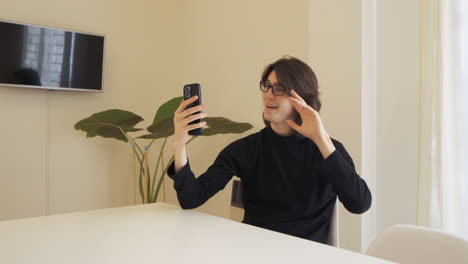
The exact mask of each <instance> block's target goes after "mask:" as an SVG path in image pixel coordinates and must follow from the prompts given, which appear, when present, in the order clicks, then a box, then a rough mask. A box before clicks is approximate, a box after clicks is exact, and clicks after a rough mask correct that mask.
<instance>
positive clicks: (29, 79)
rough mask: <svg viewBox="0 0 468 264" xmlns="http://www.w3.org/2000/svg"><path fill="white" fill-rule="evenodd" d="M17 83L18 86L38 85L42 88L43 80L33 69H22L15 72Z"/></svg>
mask: <svg viewBox="0 0 468 264" xmlns="http://www.w3.org/2000/svg"><path fill="white" fill-rule="evenodd" d="M14 74H15V81H16V82H17V83H18V84H26V85H38V86H41V85H42V84H41V78H40V77H39V73H38V72H37V71H36V70H34V69H31V68H21V69H19V70H17V71H15V73H14Z"/></svg>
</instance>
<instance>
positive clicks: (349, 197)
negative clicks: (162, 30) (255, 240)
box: [168, 57, 372, 243]
mask: <svg viewBox="0 0 468 264" xmlns="http://www.w3.org/2000/svg"><path fill="white" fill-rule="evenodd" d="M260 90H261V91H262V93H263V106H264V110H263V120H264V123H265V125H266V127H265V128H264V129H262V130H261V131H259V132H257V133H254V134H252V135H249V136H247V137H245V138H242V139H240V140H237V141H235V142H233V143H231V144H230V145H229V146H227V147H226V148H225V149H224V150H222V151H221V153H220V154H219V155H218V157H217V158H216V160H215V162H214V164H213V165H211V166H210V167H209V168H208V170H207V171H206V172H205V173H204V174H202V175H201V176H199V177H198V178H195V176H194V174H193V172H192V171H191V169H190V164H189V162H188V160H187V155H186V151H185V143H186V142H187V141H188V139H189V135H188V131H189V130H192V129H194V128H198V127H203V126H205V123H204V122H202V123H199V124H193V125H189V123H190V122H191V121H193V120H195V119H199V118H203V117H206V114H205V113H200V114H196V115H193V116H191V114H192V113H195V112H197V111H203V110H204V109H205V107H204V106H203V105H200V106H197V107H193V108H190V109H186V110H184V109H185V108H186V107H187V106H188V105H189V104H190V103H192V102H193V101H195V100H196V98H191V99H189V100H186V101H183V102H182V103H181V104H180V106H179V108H178V109H177V110H176V112H175V116H174V126H175V135H174V151H175V161H174V163H173V164H172V165H171V167H170V169H169V172H168V174H169V176H170V177H171V178H172V179H173V180H174V188H175V190H176V191H177V196H178V199H179V203H180V205H181V206H182V208H185V209H190V208H196V207H198V206H200V205H202V204H203V203H204V202H205V201H206V200H208V199H209V198H210V197H211V196H213V195H214V194H216V193H217V192H218V191H219V190H222V189H223V188H224V187H225V186H226V184H227V183H228V182H229V181H230V179H231V178H232V177H233V176H238V177H239V178H240V179H241V181H242V185H243V204H244V209H245V215H244V220H243V222H244V223H247V224H251V225H255V226H258V227H262V228H267V229H270V230H274V231H278V232H282V233H285V234H289V235H293V236H298V237H302V238H306V239H310V240H313V241H317V242H321V243H326V242H327V240H328V231H329V227H330V221H331V216H332V213H333V208H334V206H335V201H336V197H337V196H338V198H339V200H340V201H341V203H343V205H344V206H345V207H346V209H347V210H348V211H350V212H352V213H363V212H365V211H367V210H368V209H369V208H370V205H371V201H372V197H371V193H370V190H369V188H368V187H367V184H366V183H365V181H364V180H363V179H361V177H359V175H358V174H357V173H356V170H355V168H354V164H353V161H352V159H351V157H350V156H349V154H348V153H347V152H346V150H345V148H344V147H343V145H342V144H341V143H340V142H338V141H336V140H334V139H331V138H330V136H329V135H328V133H327V131H326V130H325V128H324V126H323V124H322V121H321V119H320V116H319V114H318V111H319V110H320V106H321V103H320V99H319V92H318V83H317V79H316V77H315V74H314V72H313V71H312V69H311V68H310V67H309V66H308V65H307V64H305V63H304V62H302V61H300V60H298V59H296V58H293V57H285V58H282V59H279V60H278V61H276V62H274V63H272V64H270V65H268V66H267V68H266V69H265V71H264V72H263V74H262V79H261V82H260Z"/></svg>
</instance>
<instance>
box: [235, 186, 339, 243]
mask: <svg viewBox="0 0 468 264" xmlns="http://www.w3.org/2000/svg"><path fill="white" fill-rule="evenodd" d="M338 203H339V202H338V199H336V203H335V208H334V209H333V215H332V219H331V223H330V230H329V234H328V241H327V244H328V245H330V246H334V247H339V246H340V240H339V229H338V221H339V219H338ZM243 209H244V205H243V204H242V184H241V181H240V180H237V179H235V180H234V181H233V183H232V193H231V219H232V220H235V221H239V222H240V221H242V218H243V216H244V210H243Z"/></svg>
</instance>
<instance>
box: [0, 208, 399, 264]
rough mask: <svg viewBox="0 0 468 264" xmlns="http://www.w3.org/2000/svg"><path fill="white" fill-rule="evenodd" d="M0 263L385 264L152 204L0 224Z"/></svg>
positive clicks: (302, 240)
mask: <svg viewBox="0 0 468 264" xmlns="http://www.w3.org/2000/svg"><path fill="white" fill-rule="evenodd" d="M0 263H2V264H3V263H4V264H10V263H47V264H49V263H52V264H55V263H61V264H62V263H100V264H104V263H113V264H115V263H138V264H142V263H190V264H191V263H193V264H197V263H208V264H210V263H213V264H218V263H235V264H241V263H253V264H255V263H268V264H270V263H283V264H291V263H308V264H310V263H382V264H383V263H391V262H388V261H384V260H380V259H377V258H373V257H369V256H365V255H362V254H357V253H353V252H350V251H346V250H342V249H337V248H334V247H330V246H326V245H322V244H319V243H315V242H311V241H308V240H304V239H300V238H296V237H292V236H288V235H283V234H280V233H276V232H272V231H269V230H264V229H261V228H256V227H253V226H250V225H246V224H241V223H237V222H234V221H230V220H227V219H223V218H219V217H215V216H210V215H206V214H202V213H199V212H195V211H191V210H181V209H179V208H178V207H176V206H173V205H169V204H162V203H158V204H149V205H136V206H128V207H120V208H111V209H103V210H96V211H87V212H78V213H71V214H63V215H52V216H43V217H35V218H27V219H19V220H12V221H3V222H0Z"/></svg>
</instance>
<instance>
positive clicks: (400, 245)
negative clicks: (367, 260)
mask: <svg viewBox="0 0 468 264" xmlns="http://www.w3.org/2000/svg"><path fill="white" fill-rule="evenodd" d="M366 254H367V255H370V256H374V257H378V258H382V259H386V260H390V261H395V262H398V263H401V264H406V263H412V264H419V263H421V264H422V263H424V264H432V263H454V264H457V263H460V264H461V263H463V264H466V263H468V241H466V240H464V239H462V238H460V237H457V236H454V235H451V234H448V233H444V232H440V231H436V230H433V229H430V228H425V227H420V226H412V225H394V226H390V227H388V228H386V229H385V230H384V231H383V232H382V233H381V234H379V235H378V236H377V238H376V239H375V240H374V241H373V242H372V244H371V245H370V246H369V249H368V250H367V252H366Z"/></svg>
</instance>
